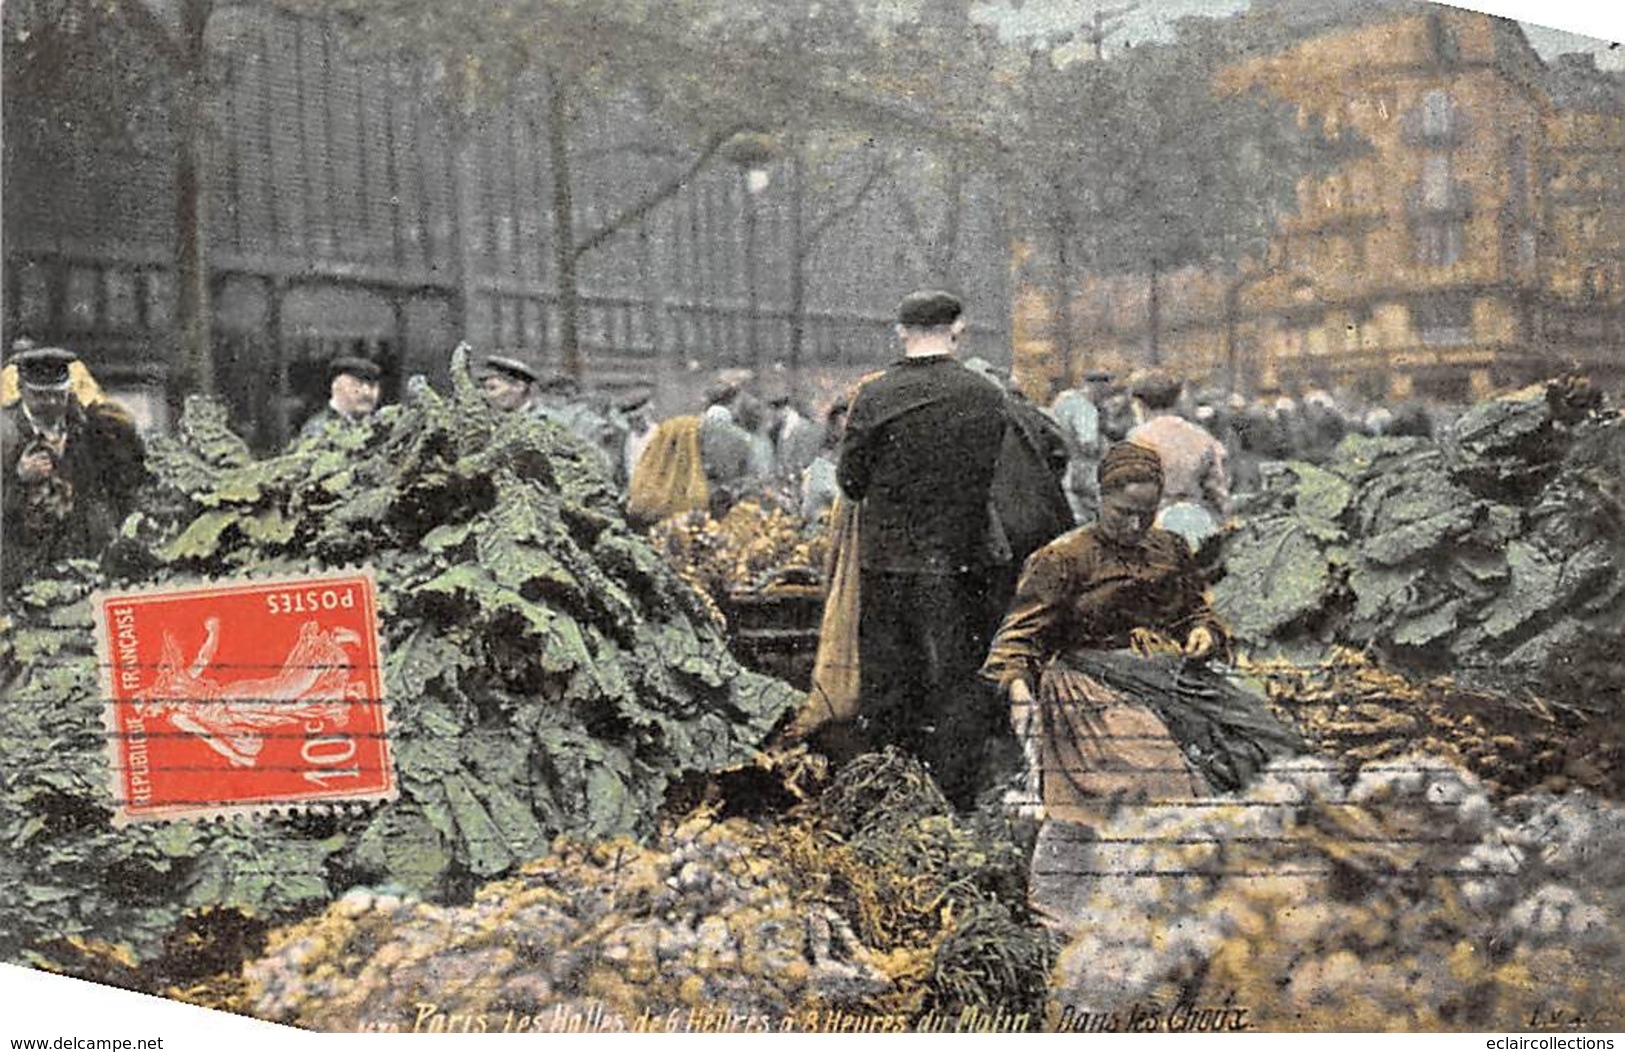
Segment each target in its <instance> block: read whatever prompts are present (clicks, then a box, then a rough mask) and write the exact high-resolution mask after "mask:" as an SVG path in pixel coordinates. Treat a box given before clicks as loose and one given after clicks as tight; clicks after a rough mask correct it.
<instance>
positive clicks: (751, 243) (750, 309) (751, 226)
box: [745, 167, 772, 370]
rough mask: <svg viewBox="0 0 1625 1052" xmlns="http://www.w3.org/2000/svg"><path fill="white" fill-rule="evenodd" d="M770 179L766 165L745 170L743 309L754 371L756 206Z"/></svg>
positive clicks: (757, 340)
mask: <svg viewBox="0 0 1625 1052" xmlns="http://www.w3.org/2000/svg"><path fill="white" fill-rule="evenodd" d="M771 180H772V176H771V175H770V174H769V172H768V170H767V169H766V168H762V167H754V168H747V169H746V170H745V311H746V314H747V315H748V316H749V320H748V324H749V326H750V328H749V332H750V364H751V368H753V369H757V370H760V369H761V367H762V339H761V320H762V289H761V280H760V278H759V277H758V276H757V271H758V270H759V268H758V267H757V265H756V224H757V218H758V216H757V209H758V207H759V203H760V200H761V196H762V194H763V193H764V192H765V191H766V190H767V186H768V183H769V182H771Z"/></svg>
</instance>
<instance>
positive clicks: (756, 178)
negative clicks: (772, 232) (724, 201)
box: [723, 131, 778, 369]
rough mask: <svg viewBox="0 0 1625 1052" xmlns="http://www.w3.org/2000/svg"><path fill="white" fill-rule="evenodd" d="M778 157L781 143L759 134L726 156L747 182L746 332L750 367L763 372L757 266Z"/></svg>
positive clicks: (738, 142) (743, 135) (745, 137)
mask: <svg viewBox="0 0 1625 1052" xmlns="http://www.w3.org/2000/svg"><path fill="white" fill-rule="evenodd" d="M777 153H778V143H777V142H776V141H775V140H774V139H773V137H772V136H770V135H767V134H764V133H762V132H756V131H742V132H740V133H738V134H737V135H735V136H734V137H733V138H732V139H730V140H729V141H728V144H727V145H726V146H725V147H724V148H723V154H724V156H726V157H727V159H728V160H730V161H732V162H733V163H734V164H736V165H738V166H739V170H740V172H741V173H743V175H744V180H745V215H744V220H745V311H746V314H747V318H746V326H747V328H746V332H747V334H748V341H749V344H750V364H751V367H752V368H755V369H760V368H761V365H762V358H763V355H762V343H761V337H760V332H761V327H760V322H761V317H760V316H761V312H762V310H761V308H762V289H761V278H760V276H759V274H758V273H757V272H758V271H759V270H760V269H761V268H760V267H758V266H757V265H756V252H757V244H756V240H757V238H756V227H757V220H758V209H759V207H760V198H761V196H762V194H763V193H765V192H766V191H767V188H768V184H769V183H771V182H772V178H773V177H772V174H771V173H770V172H769V171H768V165H769V164H770V163H771V162H772V160H773V158H774V157H775V156H776V155H777Z"/></svg>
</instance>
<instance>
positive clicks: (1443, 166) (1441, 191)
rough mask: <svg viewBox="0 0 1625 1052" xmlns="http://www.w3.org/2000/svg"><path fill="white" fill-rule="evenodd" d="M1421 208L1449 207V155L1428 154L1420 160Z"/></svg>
mask: <svg viewBox="0 0 1625 1052" xmlns="http://www.w3.org/2000/svg"><path fill="white" fill-rule="evenodd" d="M1422 207H1423V208H1427V209H1437V210H1442V209H1446V208H1449V207H1450V155H1449V154H1443V153H1430V154H1428V155H1427V156H1426V157H1424V158H1422Z"/></svg>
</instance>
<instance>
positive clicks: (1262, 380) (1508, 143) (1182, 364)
mask: <svg viewBox="0 0 1625 1052" xmlns="http://www.w3.org/2000/svg"><path fill="white" fill-rule="evenodd" d="M1218 87H1219V90H1221V91H1228V92H1237V93H1239V92H1243V91H1248V90H1263V91H1264V92H1266V93H1267V94H1268V95H1269V96H1271V97H1273V98H1276V99H1280V100H1284V101H1286V102H1288V103H1290V104H1292V105H1293V106H1295V107H1296V109H1297V112H1298V114H1299V118H1300V123H1302V124H1303V125H1304V126H1305V127H1310V126H1317V127H1319V128H1322V129H1324V131H1325V133H1326V134H1327V135H1328V136H1330V137H1332V138H1333V139H1338V138H1343V137H1348V138H1352V140H1353V141H1354V142H1355V143H1358V144H1360V147H1361V148H1360V149H1357V150H1350V151H1349V152H1350V154H1351V155H1352V156H1351V157H1350V158H1349V159H1348V160H1346V161H1344V162H1342V163H1340V164H1338V165H1337V166H1336V167H1335V168H1334V169H1333V170H1331V171H1330V172H1328V173H1326V174H1324V175H1322V176H1317V177H1311V178H1306V179H1304V180H1302V181H1301V182H1300V184H1299V186H1298V194H1297V203H1296V209H1295V211H1294V212H1293V213H1292V214H1290V215H1287V216H1284V217H1283V218H1282V219H1281V220H1280V222H1279V223H1278V225H1277V229H1276V231H1275V233H1274V235H1273V237H1272V239H1271V240H1270V243H1269V245H1268V247H1267V249H1266V250H1265V251H1264V252H1262V253H1260V257H1261V258H1259V259H1257V260H1255V261H1253V262H1252V263H1250V264H1249V265H1247V266H1246V267H1245V268H1243V269H1240V270H1221V269H1201V268H1197V269H1190V270H1184V271H1177V272H1174V273H1170V274H1163V275H1158V276H1157V277H1156V279H1155V280H1156V281H1157V287H1156V290H1155V293H1153V292H1152V290H1151V288H1150V282H1151V280H1152V278H1151V276H1149V275H1147V276H1138V277H1132V276H1131V277H1113V278H1106V277H1100V276H1086V277H1085V278H1084V279H1083V280H1082V281H1081V282H1079V285H1078V287H1077V288H1076V289H1075V290H1074V295H1073V296H1072V299H1071V302H1070V303H1069V304H1067V305H1066V309H1065V316H1066V317H1067V318H1068V320H1069V323H1070V325H1071V327H1072V340H1071V343H1072V345H1073V346H1074V347H1075V348H1077V349H1078V350H1077V353H1076V354H1075V355H1074V357H1073V361H1071V362H1069V363H1065V365H1064V366H1062V367H1057V364H1056V363H1054V362H1053V347H1054V341H1053V340H1039V341H1036V342H1035V341H1031V340H1028V339H1025V338H1024V337H1026V336H1027V335H1028V334H1029V333H1037V332H1039V331H1040V328H1041V326H1042V324H1043V322H1045V321H1048V320H1049V319H1046V318H1044V312H1045V311H1046V310H1049V309H1051V305H1052V304H1053V302H1054V298H1053V297H1050V298H1049V299H1048V301H1047V302H1046V300H1045V298H1044V297H1040V296H1035V295H1033V294H1031V293H1029V292H1028V290H1025V289H1020V290H1018V294H1017V303H1018V307H1017V315H1016V344H1017V356H1018V361H1022V362H1024V363H1026V364H1027V367H1028V368H1029V370H1030V371H1031V372H1033V373H1034V374H1036V375H1040V376H1044V375H1049V376H1055V377H1056V378H1057V380H1058V381H1064V380H1066V379H1068V378H1075V377H1076V375H1077V374H1078V373H1079V372H1081V371H1082V370H1084V369H1093V368H1104V369H1108V370H1111V371H1115V372H1123V371H1127V370H1130V369H1132V368H1134V367H1137V366H1140V365H1144V364H1147V363H1148V361H1149V358H1150V354H1149V348H1150V347H1151V346H1152V345H1153V340H1152V339H1151V338H1150V335H1149V333H1148V319H1149V318H1150V317H1151V316H1152V315H1153V313H1154V314H1155V315H1156V317H1157V319H1158V331H1157V333H1156V336H1155V340H1154V345H1155V346H1156V350H1157V358H1158V359H1159V364H1165V365H1168V366H1171V367H1174V368H1176V369H1178V370H1179V371H1181V372H1183V373H1185V374H1187V375H1189V376H1191V377H1194V378H1197V379H1198V380H1200V381H1202V382H1205V383H1208V384H1211V385H1212V386H1215V387H1221V388H1223V387H1228V388H1230V389H1233V390H1243V391H1245V390H1257V389H1260V388H1263V389H1268V388H1271V387H1281V388H1284V389H1288V390H1291V389H1303V388H1308V387H1322V388H1328V389H1333V388H1337V389H1343V390H1346V391H1349V392H1351V393H1357V394H1359V395H1361V396H1363V397H1365V398H1367V399H1372V400H1380V399H1387V398H1403V397H1409V396H1412V395H1416V396H1422V397H1429V398H1433V399H1438V400H1441V401H1446V402H1460V401H1464V400H1467V399H1470V398H1474V397H1480V396H1482V395H1483V394H1485V393H1487V392H1489V391H1491V390H1494V389H1498V388H1504V387H1507V386H1509V385H1515V384H1520V383H1523V382H1526V381H1528V380H1530V379H1533V378H1536V377H1540V376H1544V375H1548V374H1550V373H1552V372H1554V371H1558V370H1561V369H1563V368H1567V367H1579V368H1583V369H1586V370H1588V371H1590V372H1592V373H1594V374H1595V375H1597V376H1598V377H1599V379H1604V380H1608V379H1611V378H1612V373H1613V372H1614V369H1615V363H1616V362H1617V359H1618V357H1619V354H1620V351H1621V349H1622V346H1621V332H1622V329H1621V319H1622V317H1625V297H1622V293H1621V288H1620V273H1621V270H1620V267H1621V261H1622V259H1625V237H1622V231H1621V222H1622V219H1621V217H1622V215H1625V191H1622V187H1621V176H1620V173H1621V171H1625V142H1622V140H1621V126H1622V120H1625V77H1622V76H1621V75H1609V74H1604V73H1600V72H1598V71H1597V70H1596V69H1595V68H1594V67H1592V68H1588V67H1587V66H1586V65H1585V64H1584V63H1581V62H1579V61H1578V60H1577V59H1575V58H1574V57H1572V56H1571V57H1566V58H1565V59H1563V60H1561V61H1559V62H1558V63H1555V64H1553V65H1552V66H1550V67H1549V66H1547V65H1546V64H1545V63H1543V62H1542V61H1541V59H1540V58H1539V56H1538V55H1536V54H1535V53H1534V51H1533V50H1532V49H1531V48H1530V47H1529V45H1528V43H1527V41H1526V40H1525V38H1524V36H1523V33H1522V31H1521V30H1520V29H1518V27H1517V26H1516V25H1515V24H1513V23H1511V22H1508V21H1505V20H1501V19H1496V18H1492V17H1489V16H1486V15H1481V14H1476V13H1472V12H1467V11H1461V10H1455V9H1449V8H1443V7H1438V8H1433V9H1431V10H1428V9H1423V10H1422V11H1421V12H1419V13H1418V14H1416V15H1414V16H1407V17H1392V16H1390V17H1387V18H1384V19H1381V20H1378V21H1374V22H1369V23H1366V24H1360V25H1350V26H1346V27H1343V28H1340V29H1336V30H1333V31H1330V32H1324V33H1321V34H1320V35H1317V36H1315V37H1313V38H1311V39H1308V40H1305V41H1302V42H1300V43H1298V44H1297V45H1295V46H1292V47H1290V48H1288V49H1285V50H1282V51H1279V52H1277V53H1274V54H1269V55H1264V56H1260V57H1257V58H1254V59H1252V60H1250V61H1248V62H1246V63H1244V64H1241V65H1238V66H1234V67H1231V68H1229V69H1227V70H1226V71H1225V73H1224V75H1223V76H1221V78H1220V83H1219V85H1218ZM1153 295H1155V298H1156V306H1155V308H1154V309H1153V308H1152V307H1151V301H1152V297H1153ZM1024 302H1025V304H1026V308H1027V317H1025V318H1024V317H1023V312H1022V305H1023V303H1024ZM1035 318H1036V319H1037V324H1035V323H1034V319H1035Z"/></svg>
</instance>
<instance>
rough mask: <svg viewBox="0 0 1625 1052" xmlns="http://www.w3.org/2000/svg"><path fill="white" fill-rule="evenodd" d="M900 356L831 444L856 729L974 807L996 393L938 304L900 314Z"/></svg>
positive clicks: (934, 300) (954, 305)
mask: <svg viewBox="0 0 1625 1052" xmlns="http://www.w3.org/2000/svg"><path fill="white" fill-rule="evenodd" d="M897 322H898V325H897V332H898V336H899V338H900V339H901V340H902V343H903V348H904V356H903V358H902V360H900V361H898V362H895V363H894V364H893V365H892V366H891V367H890V368H888V369H887V370H886V371H885V372H884V373H883V374H881V375H880V376H878V377H876V378H874V379H873V380H870V381H869V382H868V383H866V384H864V385H863V386H862V387H861V388H859V390H858V393H857V395H856V397H855V398H854V399H853V402H852V409H851V412H850V414H849V416H848V419H847V425H846V430H845V433H844V435H843V437H842V440H841V453H840V461H839V464H838V467H837V476H838V478H839V480H840V484H841V489H842V491H843V492H845V493H846V495H847V496H848V497H850V498H851V499H853V500H856V501H861V502H862V503H861V505H860V506H859V511H858V537H859V541H858V548H859V566H860V573H859V577H860V580H859V595H860V598H859V616H858V650H859V668H860V671H859V679H860V683H861V701H860V706H859V710H860V715H859V717H858V718H859V721H860V723H861V724H863V726H862V728H861V729H862V730H864V731H866V732H867V734H868V736H869V737H870V739H871V744H873V745H875V746H879V745H884V744H887V743H895V744H897V745H900V746H902V747H903V748H905V749H908V750H909V751H911V752H913V753H914V754H915V755H917V756H918V757H919V758H920V759H922V760H923V761H924V762H925V763H926V765H927V766H928V767H929V768H930V769H931V772H932V775H933V776H934V777H935V778H936V780H937V782H938V784H939V785H940V786H941V787H942V789H943V791H944V793H945V794H947V796H948V797H949V799H951V800H953V802H954V803H955V804H957V805H959V806H961V807H968V806H970V805H971V804H972V803H973V802H974V797H975V794H976V792H977V790H978V789H979V788H980V786H979V785H978V779H979V776H980V774H981V769H982V766H983V759H984V750H985V747H986V745H987V743H988V741H989V739H990V738H992V737H993V736H994V735H996V734H997V733H998V729H999V725H1000V723H1001V722H1002V721H1001V719H1000V713H999V711H998V706H997V702H996V700H995V699H994V698H993V697H992V695H991V693H990V692H988V691H987V690H986V689H985V687H984V686H983V685H982V684H981V682H980V681H979V680H978V678H977V674H976V673H977V669H978V668H979V667H980V664H981V662H982V660H983V658H984V657H986V655H987V646H988V641H989V635H990V632H989V628H990V625H989V621H990V617H989V605H990V599H989V588H990V584H991V579H992V576H993V574H994V572H995V569H996V567H998V566H999V565H1001V564H1002V563H1003V562H1004V561H1006V560H1007V559H1008V551H1000V550H999V544H998V542H997V541H996V539H995V537H994V535H993V532H992V531H991V530H990V529H989V525H990V522H991V516H990V511H989V506H988V501H989V492H990V488H991V485H992V481H993V471H994V464H995V462H996V460H997V458H998V455H999V448H1000V445H1001V443H1002V441H1003V438H1004V430H1005V409H1004V402H1005V399H1004V395H1003V394H1002V393H1000V391H999V390H998V389H997V388H995V387H993V386H992V385H991V384H988V383H987V382H986V381H985V380H983V379H982V378H981V377H979V376H977V375H976V374H975V373H972V372H971V371H970V370H968V369H966V368H965V367H964V366H963V365H961V364H960V363H959V362H958V361H956V360H955V358H954V352H955V350H956V349H957V347H958V344H959V338H960V335H961V334H962V333H963V332H964V329H965V321H964V318H963V316H962V310H961V307H960V303H959V300H958V299H957V298H955V297H954V296H952V295H951V294H949V293H946V292H934V291H932V292H916V293H912V294H911V295H909V296H907V297H906V298H905V299H904V300H903V302H902V303H901V304H900V305H899V307H898V312H897Z"/></svg>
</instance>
